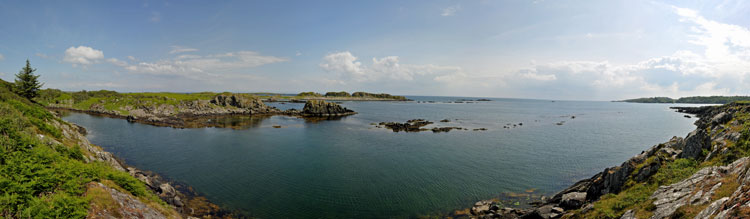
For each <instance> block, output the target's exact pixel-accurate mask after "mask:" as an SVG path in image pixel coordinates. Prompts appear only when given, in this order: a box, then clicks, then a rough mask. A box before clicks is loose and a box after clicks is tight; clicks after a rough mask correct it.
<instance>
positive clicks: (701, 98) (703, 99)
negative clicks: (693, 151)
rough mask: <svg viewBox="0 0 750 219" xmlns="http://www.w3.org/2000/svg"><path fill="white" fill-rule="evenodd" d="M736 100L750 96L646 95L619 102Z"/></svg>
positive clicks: (746, 99)
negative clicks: (677, 96)
mask: <svg viewBox="0 0 750 219" xmlns="http://www.w3.org/2000/svg"><path fill="white" fill-rule="evenodd" d="M735 101H750V96H708V97H700V96H695V97H681V98H679V99H672V98H669V97H645V98H637V99H628V100H622V101H619V102H629V103H700V104H727V103H731V102H735Z"/></svg>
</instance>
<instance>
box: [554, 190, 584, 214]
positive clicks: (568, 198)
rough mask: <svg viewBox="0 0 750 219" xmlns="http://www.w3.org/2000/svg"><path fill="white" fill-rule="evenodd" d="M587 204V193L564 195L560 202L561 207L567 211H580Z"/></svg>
mask: <svg viewBox="0 0 750 219" xmlns="http://www.w3.org/2000/svg"><path fill="white" fill-rule="evenodd" d="M584 202H586V193H585V192H571V193H567V194H564V195H563V196H562V200H561V201H560V207H563V208H565V209H568V210H569V209H578V208H580V207H581V206H583V204H584Z"/></svg>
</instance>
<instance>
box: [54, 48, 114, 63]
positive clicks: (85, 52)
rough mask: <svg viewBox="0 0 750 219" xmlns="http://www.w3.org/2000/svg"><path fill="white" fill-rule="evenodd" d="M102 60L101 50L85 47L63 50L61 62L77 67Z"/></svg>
mask: <svg viewBox="0 0 750 219" xmlns="http://www.w3.org/2000/svg"><path fill="white" fill-rule="evenodd" d="M102 58H104V53H103V52H102V51H101V50H96V49H93V48H91V47H87V46H78V47H72V46H71V47H70V48H68V49H66V50H65V57H64V58H63V61H65V62H69V63H72V64H73V66H74V67H75V66H77V65H84V66H86V65H90V64H93V63H95V62H97V61H98V60H99V59H102Z"/></svg>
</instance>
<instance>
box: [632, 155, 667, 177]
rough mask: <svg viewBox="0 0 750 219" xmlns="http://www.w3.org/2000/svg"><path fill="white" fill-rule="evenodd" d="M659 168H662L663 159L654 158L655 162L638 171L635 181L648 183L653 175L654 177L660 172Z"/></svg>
mask: <svg viewBox="0 0 750 219" xmlns="http://www.w3.org/2000/svg"><path fill="white" fill-rule="evenodd" d="M659 167H661V159H659V157H656V158H654V162H651V163H649V164H646V165H644V166H643V167H641V169H640V170H638V173H636V175H635V181H637V182H643V181H646V179H648V178H649V177H651V175H654V174H655V173H656V171H658V170H659Z"/></svg>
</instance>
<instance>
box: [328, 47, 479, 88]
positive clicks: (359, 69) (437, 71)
mask: <svg viewBox="0 0 750 219" xmlns="http://www.w3.org/2000/svg"><path fill="white" fill-rule="evenodd" d="M357 59H358V58H357V57H356V56H354V55H352V53H351V52H348V51H346V52H337V53H331V54H328V55H326V56H324V57H323V62H322V63H321V64H320V65H319V66H320V67H321V68H323V69H324V70H326V71H328V72H332V73H338V74H339V76H340V77H341V78H342V79H343V80H345V81H347V80H350V81H355V82H372V81H381V80H387V81H414V80H415V79H416V77H429V78H428V79H430V80H433V81H450V80H451V79H454V77H457V76H464V75H465V74H464V73H463V71H462V69H461V68H460V67H456V66H439V65H412V64H401V63H400V60H399V57H398V56H386V57H383V58H380V59H378V58H372V64H371V65H370V66H364V65H362V63H361V62H359V61H357Z"/></svg>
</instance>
